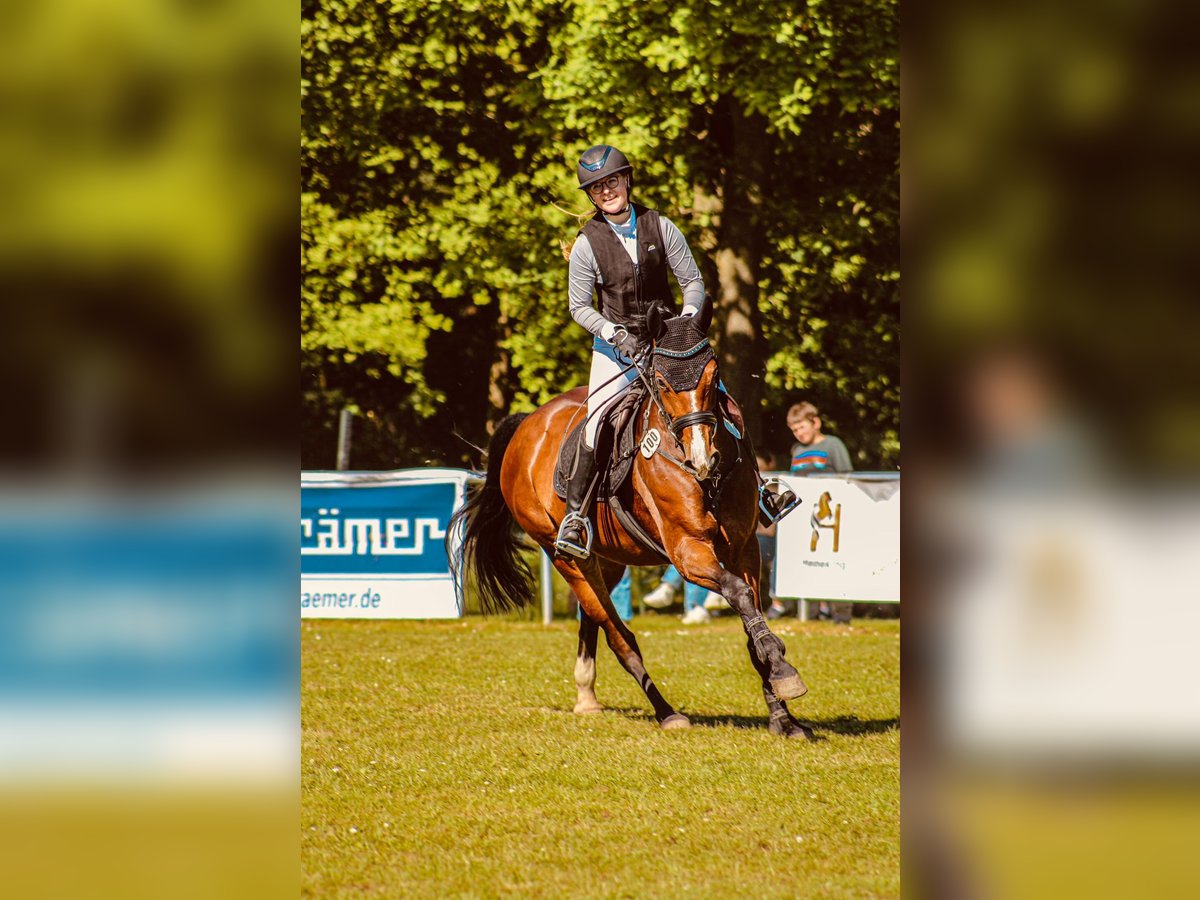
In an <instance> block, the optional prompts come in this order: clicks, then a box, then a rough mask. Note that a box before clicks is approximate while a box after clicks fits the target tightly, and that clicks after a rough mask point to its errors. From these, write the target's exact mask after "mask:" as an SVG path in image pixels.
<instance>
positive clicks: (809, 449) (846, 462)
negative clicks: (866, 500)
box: [787, 402, 854, 475]
mask: <svg viewBox="0 0 1200 900" xmlns="http://www.w3.org/2000/svg"><path fill="white" fill-rule="evenodd" d="M787 425H788V428H789V429H791V432H792V436H793V437H795V438H796V443H794V444H793V445H792V465H791V472H792V474H793V475H811V474H813V473H814V472H853V471H854V464H853V463H851V462H850V451H849V450H847V449H846V445H845V444H843V443H842V441H841V439H840V438H836V437H834V436H833V435H832V434H823V433H822V432H821V416H820V413H818V412H817V408H816V407H815V406H813V405H812V404H811V403H808V402H804V403H797V404H795V405H794V406H792V407H791V409H789V410H788V411H787Z"/></svg>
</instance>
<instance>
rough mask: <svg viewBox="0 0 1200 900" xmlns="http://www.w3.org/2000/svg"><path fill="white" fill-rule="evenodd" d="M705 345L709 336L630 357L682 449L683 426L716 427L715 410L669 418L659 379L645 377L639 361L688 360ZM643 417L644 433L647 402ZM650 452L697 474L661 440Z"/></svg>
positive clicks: (647, 408) (717, 475)
mask: <svg viewBox="0 0 1200 900" xmlns="http://www.w3.org/2000/svg"><path fill="white" fill-rule="evenodd" d="M708 346H709V342H708V338H707V337H704V338H701V339H700V340H699V341H697V342H696V343H695V344H694V345H692V346H691V347H689V348H687V349H686V350H667V349H664V348H662V347H654V348H653V349H652V350H650V351H649V353H648V354H647V353H646V352H643V353H642V354H640V355H639V357H638V358H637V359H634V360H633V368H634V370H635V371H636V372H637V375H638V378H639V379H640V380H641V382H642V384H643V385H645V388H646V392H647V394H648V396H649V397H650V400H651V401H652V402H653V404H654V406H655V407H657V408H658V414H659V415H660V416H661V417H662V420H663V422H664V423H665V424H666V427H667V431H668V432H669V433H670V434H671V436H672V437H673V438H675V443H676V444H677V445H678V446H679V449H680V450H682V449H683V432H684V431H685V430H686V429H688V428H691V427H692V426H693V425H709V426H711V427H712V428H713V429H714V430H715V429H716V428H717V425H718V423H719V422H720V420H719V419H718V417H717V414H716V413H715V412H708V411H705V410H699V411H697V412H690V413H686V414H684V415H682V416H679V417H678V418H674V417H672V416H671V414H670V413H668V412H667V409H666V407H665V406H664V405H663V402H662V396H661V394H660V391H659V389H658V382H657V381H656V380H655V379H653V378H648V377H647V376H646V372H645V370H644V369H643V367H642V364H643V362H644V361H645V360H646V358H647V356H649V357H650V359H651V360H653V358H654V357H655V356H660V357H665V358H667V359H674V360H680V361H682V360H689V359H692V358H693V357H695V356H697V355H698V354H700V353H701V352H703V351H704V350H705V349H707V348H708ZM707 365H708V361H707V360H704V366H707ZM701 368H703V367H701ZM668 380H669V379H668ZM696 383H699V377H697V379H696ZM644 418H645V423H646V424H645V425H644V427H643V429H642V431H643V432H644V433H645V432H647V430H648V425H649V419H650V404H647V405H646V408H645V415H644ZM653 452H654V453H657V454H658V455H659V456H661V457H662V458H663V459H665V460H667V461H668V462H670V463H672V464H674V465H675V466H677V467H678V468H680V469H682V470H683V471H684V472H687V473H688V474H689V475H691V476H692V477H693V478H694V477H696V470H695V469H694V468H693V467H692V465H691V463H690V462H688V461H687V460H686V459H682V458H680V457H678V456H675V455H674V454H673V453H669V452H668V451H667V448H666V447H664V446H663V445H662V444H661V443H658V444H656V445H655V446H654V449H653ZM713 477H714V478H717V479H719V477H720V476H719V473H714V476H713ZM714 486H715V485H714Z"/></svg>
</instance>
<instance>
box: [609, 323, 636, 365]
mask: <svg viewBox="0 0 1200 900" xmlns="http://www.w3.org/2000/svg"><path fill="white" fill-rule="evenodd" d="M609 343H610V344H612V345H613V346H614V347H616V348H617V349H618V350H619V351H620V352H621V353H623V354H624V355H625V356H626V357H627V358H629V359H634V358H636V357H637V355H638V353H640V352H641V349H642V343H641V341H639V340H638V339H637V338H635V337H634V336H633V335H632V334H630V333H629V331H628V330H627V329H626V328H625V326H624V325H618V326H617V328H616V330H615V331H614V332H613V336H612V340H610V341H609Z"/></svg>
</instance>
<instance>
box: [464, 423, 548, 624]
mask: <svg viewBox="0 0 1200 900" xmlns="http://www.w3.org/2000/svg"><path fill="white" fill-rule="evenodd" d="M526 415H527V413H522V414H520V415H512V416H508V417H507V418H505V419H503V420H502V421H501V422H500V424H499V425H497V426H496V431H495V433H494V434H493V435H492V439H491V441H490V442H489V443H488V454H487V478H486V479H484V483H483V485H482V486H481V487H477V488H475V489H474V490H473V491H472V493H471V495H470V496H469V498H468V499H467V502H466V504H464V505H463V507H462V509H460V510H459V511H458V512H456V513H455V514H454V515H453V516H452V517H451V519H450V524H449V527H448V528H447V529H446V535H447V541H449V538H450V536H451V535H453V534H455V533H456V532H457V530H458V529H459V528H460V527H461V528H462V545H461V548H460V552H461V557H460V558H459V560H457V561H456V564H455V565H453V566H452V567H451V568H452V570H453V572H454V580H455V586H456V587H457V588H458V589H459V591H460V594H459V596H462V594H461V590H462V588H463V586H464V584H465V581H466V578H465V574H466V572H467V571H468V570H470V571H471V572H472V573H473V574H474V576H475V587H476V590H477V591H478V592H479V600H480V604H481V605H482V607H483V611H484V612H485V613H494V612H504V611H505V610H510V609H520V608H522V607H524V606H528V605H529V604H530V603H531V602H532V601H533V594H534V579H533V572H532V571H530V568H529V564H528V563H526V562H525V559H524V558H523V557H522V556H521V552H520V551H521V548H522V543H521V540H520V538H519V537H518V535H517V533H516V530H515V529H516V521H515V520H514V519H513V515H512V512H511V511H510V510H509V508H508V504H507V503H505V502H504V494H502V493H501V492H500V464H501V463H502V462H503V461H504V451H505V450H507V449H508V444H509V441H511V440H512V437H513V434H514V433H515V432H516V430H517V426H518V425H520V424H521V422H522V421H523V420H524V419H525V416H526Z"/></svg>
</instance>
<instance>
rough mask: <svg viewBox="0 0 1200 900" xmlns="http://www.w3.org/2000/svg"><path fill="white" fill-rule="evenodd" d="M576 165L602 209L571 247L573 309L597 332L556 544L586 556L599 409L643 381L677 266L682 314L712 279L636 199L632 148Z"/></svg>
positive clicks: (699, 302) (666, 222)
mask: <svg viewBox="0 0 1200 900" xmlns="http://www.w3.org/2000/svg"><path fill="white" fill-rule="evenodd" d="M576 173H577V175H578V177H579V187H580V188H581V189H582V190H583V191H584V192H585V193H586V194H587V195H588V197H589V198H590V200H591V202H592V205H593V206H594V207H595V209H596V213H595V215H594V216H593V217H592V219H590V220H589V221H588V222H587V223H586V224H585V225H584V226H583V228H582V229H580V231H579V237H578V238H577V239H576V241H575V245H574V246H573V247H572V248H571V265H570V283H569V296H570V309H571V316H572V318H574V319H575V321H576V322H578V323H579V324H580V325H582V326H583V327H584V328H586V329H587V330H588V331H590V332H591V333H592V334H593V335H594V339H593V341H592V369H591V375H590V378H589V379H588V402H587V420H586V422H585V424H584V431H583V440H582V442H581V444H580V448H579V454H578V457H577V459H576V463H575V468H574V471H573V472H572V473H571V477H570V480H569V482H568V485H567V510H566V514H565V515H564V517H563V520H562V523H561V525H560V526H559V529H558V538H557V540H555V542H554V547H555V549H556V550H557V551H558V552H559V553H563V554H569V555H571V556H574V557H577V558H579V559H586V558H587V557H588V556H589V555H590V554H591V543H592V540H591V524H590V523H589V521H588V518H587V510H588V506H589V504H590V501H591V494H592V490H593V488H594V487H595V482H596V476H597V465H596V457H595V452H594V448H595V446H596V432H597V430H598V429H599V427H600V419H601V413H600V412H599V410H600V409H602V408H603V407H604V406H605V405H607V404H608V403H610V402H611V401H612V400H613V399H614V398H616V397H618V396H620V395H621V394H623V393H624V392H625V391H626V390H627V389H628V388H629V385H630V384H632V383H633V382H634V381H635V380H636V379H637V372H636V370H635V369H634V368H632V366H631V363H632V361H633V360H634V359H635V358H636V357H638V356H639V355H640V354H641V352H642V351H643V349H644V348H645V346H646V344H648V342H649V336H648V334H647V327H646V313H647V311H648V310H649V309H650V307H651V306H658V307H660V308H661V310H662V312H663V316H664V318H667V317H670V316H673V315H675V301H674V298H673V296H672V293H671V286H670V283H669V282H668V280H667V270H668V268H669V269H670V271H671V272H672V273H673V274H674V276H675V280H676V281H677V282H678V283H679V287H680V289H681V290H682V291H683V311H682V313H681V314H682V315H684V316H694V315H697V314H698V313H700V311H701V309H702V308H703V306H704V303H705V298H704V279H703V278H702V277H701V275H700V269H699V268H698V267H697V265H696V260H695V259H694V258H693V257H692V251H691V249H690V248H689V247H688V243H687V241H686V240H685V239H684V237H683V235H682V234H681V233H680V231H679V229H678V228H676V227H675V225H674V223H672V222H671V220H670V219H668V218H667V217H666V216H662V215H660V214H659V213H657V212H655V211H654V210H652V209H647V208H646V207H644V206H642V205H640V204H637V203H633V202H631V200H630V199H629V195H630V192H631V190H632V188H633V166H632V165H630V163H629V160H628V158H627V157H626V156H625V154H624V153H622V152H621V151H620V150H618V149H617V148H616V147H610V146H608V145H607V144H600V145H598V146H595V147H592V148H590V149H588V150H586V151H585V152H584V154H583V156H581V157H580V158H579V165H578V167H577V169H576ZM593 291H595V293H596V294H597V295H598V297H599V306H600V308H599V310H598V311H597V310H596V309H594V308H593V307H592V293H593ZM622 370H625V371H622ZM763 496H764V498H768V494H764V495H763ZM773 498H774V495H769V498H768V499H766V502H767V503H768V504H771V503H772V502H773Z"/></svg>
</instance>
